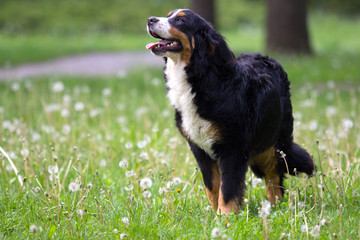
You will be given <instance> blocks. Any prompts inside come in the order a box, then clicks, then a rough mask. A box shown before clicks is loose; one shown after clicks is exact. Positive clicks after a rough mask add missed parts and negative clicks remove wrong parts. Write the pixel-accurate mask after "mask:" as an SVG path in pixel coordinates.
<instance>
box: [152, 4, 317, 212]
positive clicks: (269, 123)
mask: <svg viewBox="0 0 360 240" xmlns="http://www.w3.org/2000/svg"><path fill="white" fill-rule="evenodd" d="M147 31H148V33H149V34H150V35H151V36H152V37H154V38H157V39H159V40H160V41H158V42H156V43H149V44H148V45H147V46H146V47H147V49H151V52H152V53H153V54H155V55H156V56H160V57H163V58H164V60H165V68H164V78H165V82H166V87H167V96H168V98H169V100H170V103H171V105H172V106H173V107H174V109H175V121H176V126H177V128H178V129H179V131H180V133H181V134H182V136H183V137H184V138H185V139H186V140H187V142H188V144H189V146H190V149H191V151H192V153H193V155H194V157H195V159H196V161H197V163H198V166H199V168H200V170H201V173H202V176H203V181H204V185H205V190H206V195H207V197H208V199H209V201H210V202H211V205H212V207H213V208H214V210H215V211H217V213H221V214H229V213H230V212H234V213H238V212H239V207H241V205H242V202H243V197H244V193H245V190H246V184H245V177H246V173H247V170H248V168H249V167H250V168H251V170H252V171H253V172H254V174H255V175H256V176H257V177H259V178H264V179H265V184H266V195H267V197H268V199H269V201H270V202H271V204H273V205H274V204H275V203H276V199H277V198H279V199H280V200H281V199H283V193H284V187H283V181H284V178H285V174H286V173H288V174H291V175H297V174H298V173H301V172H302V173H306V174H307V175H311V174H312V173H313V171H314V169H315V166H314V163H313V160H312V158H311V156H310V155H309V154H308V153H307V151H306V150H305V149H303V148H301V147H300V146H299V145H298V144H296V143H294V142H293V120H294V119H293V115H292V105H291V99H290V81H289V80H288V77H287V74H286V72H285V71H284V70H283V68H282V66H281V65H280V63H279V62H277V61H276V60H274V59H272V58H269V57H267V56H263V55H261V54H249V53H245V54H242V55H241V56H240V57H238V58H236V57H235V56H234V54H233V52H232V51H231V50H230V49H229V47H228V45H227V43H226V41H225V40H224V38H223V37H222V35H221V34H220V33H219V32H217V31H216V30H215V29H214V28H213V26H212V25H211V24H210V23H208V22H207V21H206V20H204V19H203V18H202V17H201V16H199V15H198V14H196V13H194V12H193V11H191V10H188V9H177V10H174V11H171V12H169V13H168V14H167V17H150V18H148V20H147Z"/></svg>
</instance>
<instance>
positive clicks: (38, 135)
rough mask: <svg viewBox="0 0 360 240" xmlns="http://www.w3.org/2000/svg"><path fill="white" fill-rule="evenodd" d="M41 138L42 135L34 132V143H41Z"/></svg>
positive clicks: (32, 137) (32, 138) (32, 136)
mask: <svg viewBox="0 0 360 240" xmlns="http://www.w3.org/2000/svg"><path fill="white" fill-rule="evenodd" d="M40 138H41V135H40V133H38V132H33V134H32V135H31V140H32V141H33V142H37V141H39V140H40Z"/></svg>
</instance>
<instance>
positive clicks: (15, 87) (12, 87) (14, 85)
mask: <svg viewBox="0 0 360 240" xmlns="http://www.w3.org/2000/svg"><path fill="white" fill-rule="evenodd" d="M19 89H20V85H19V83H16V82H15V83H13V84H11V91H13V92H17V91H19Z"/></svg>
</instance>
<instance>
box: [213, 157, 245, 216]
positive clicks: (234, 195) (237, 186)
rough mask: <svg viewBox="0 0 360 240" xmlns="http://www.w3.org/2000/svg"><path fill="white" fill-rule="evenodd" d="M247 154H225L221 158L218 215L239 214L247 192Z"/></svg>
mask: <svg viewBox="0 0 360 240" xmlns="http://www.w3.org/2000/svg"><path fill="white" fill-rule="evenodd" d="M246 161H247V154H245V153H241V154H226V155H225V154H224V155H223V156H221V157H220V172H221V183H220V193H219V208H218V214H228V213H230V212H234V213H235V214H236V213H238V212H239V207H240V205H241V204H242V202H243V196H244V193H245V190H246V185H245V176H246V172H247V168H248V166H247V163H246Z"/></svg>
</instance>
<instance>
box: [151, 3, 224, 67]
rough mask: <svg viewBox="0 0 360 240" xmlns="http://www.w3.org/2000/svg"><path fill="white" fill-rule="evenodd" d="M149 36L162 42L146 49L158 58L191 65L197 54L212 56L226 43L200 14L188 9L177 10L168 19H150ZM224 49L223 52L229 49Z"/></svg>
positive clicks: (170, 13) (152, 44)
mask: <svg viewBox="0 0 360 240" xmlns="http://www.w3.org/2000/svg"><path fill="white" fill-rule="evenodd" d="M147 30H148V33H149V34H150V35H151V36H152V37H154V38H158V39H160V41H158V42H156V43H149V44H148V45H147V46H146V48H147V49H151V51H152V52H153V53H154V54H155V55H158V56H162V57H169V58H172V59H174V60H181V61H183V62H185V63H186V64H188V63H189V62H190V60H191V59H192V57H193V55H194V54H195V53H198V54H199V55H200V56H202V58H203V57H204V55H205V57H206V56H210V55H212V54H213V53H214V52H215V49H216V48H222V47H223V46H222V45H225V47H226V49H227V46H226V43H225V41H224V39H223V37H222V36H221V35H220V34H219V33H218V32H217V31H216V30H215V29H214V28H213V27H212V26H211V24H209V23H208V22H207V21H206V20H204V19H203V18H202V17H200V16H199V15H198V14H196V13H194V12H192V11H191V10H188V9H177V10H174V11H171V12H169V13H168V15H167V17H150V18H148V22H147ZM226 49H223V50H226Z"/></svg>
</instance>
